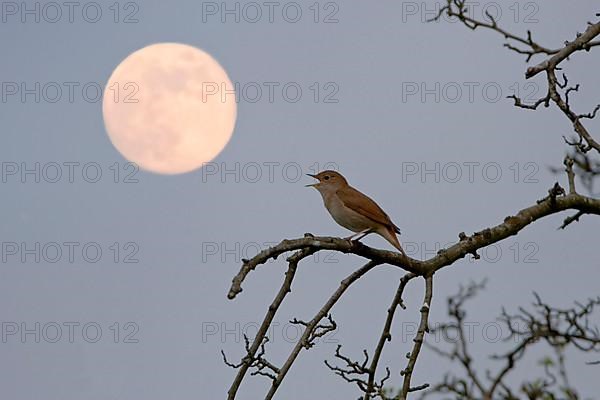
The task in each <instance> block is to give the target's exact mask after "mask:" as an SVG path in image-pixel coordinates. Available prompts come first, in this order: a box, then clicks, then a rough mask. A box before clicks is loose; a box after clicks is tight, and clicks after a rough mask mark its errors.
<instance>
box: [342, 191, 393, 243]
mask: <svg viewBox="0 0 600 400" xmlns="http://www.w3.org/2000/svg"><path fill="white" fill-rule="evenodd" d="M337 194H338V197H339V198H340V199H341V200H342V202H343V203H344V205H345V206H346V207H348V208H349V209H351V210H353V211H356V212H357V213H360V214H362V215H364V216H365V217H367V218H369V219H372V220H373V221H375V222H378V223H380V224H383V225H386V226H389V227H390V228H392V229H393V230H394V231H395V232H396V233H400V228H398V227H397V226H396V225H394V223H393V222H392V220H391V219H390V217H388V215H387V214H386V213H385V211H383V210H382V209H381V207H379V206H378V205H377V203H375V202H374V201H373V200H372V199H371V198H370V197H368V196H366V195H364V194H362V193H361V192H359V191H358V190H356V189H354V188H353V187H352V186H346V187H343V188H341V189H339V190H338V191H337Z"/></svg>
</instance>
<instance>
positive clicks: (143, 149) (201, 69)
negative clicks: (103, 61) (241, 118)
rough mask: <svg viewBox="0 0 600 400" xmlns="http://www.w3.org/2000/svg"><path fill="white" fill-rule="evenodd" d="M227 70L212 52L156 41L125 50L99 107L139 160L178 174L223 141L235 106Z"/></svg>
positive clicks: (114, 136) (114, 138)
mask: <svg viewBox="0 0 600 400" xmlns="http://www.w3.org/2000/svg"><path fill="white" fill-rule="evenodd" d="M233 88H234V86H233V85H232V83H231V81H230V80H229V77H228V76H227V73H226V72H225V70H224V69H223V68H222V67H221V66H220V65H219V63H218V62H217V61H216V60H215V59H214V58H213V57H211V56H210V55H209V54H208V53H206V52H204V51H202V50H200V49H198V48H195V47H192V46H188V45H184V44H179V43H159V44H154V45H151V46H148V47H144V48H143V49H140V50H138V51H136V52H134V53H132V54H130V55H129V56H128V57H127V58H125V59H124V60H123V61H122V62H121V64H119V66H118V67H117V68H116V69H115V70H114V72H113V73H112V75H111V77H110V79H109V80H108V83H107V85H106V88H105V91H104V98H103V103H102V113H103V116H104V125H105V127H106V131H107V132H108V136H109V138H110V140H111V142H112V143H113V145H114V146H115V147H116V148H117V150H118V151H119V152H120V153H121V154H122V155H123V157H125V158H126V159H128V160H129V161H131V162H134V163H136V164H137V165H139V167H140V168H142V169H145V170H148V171H151V172H156V173H160V174H181V173H185V172H190V171H193V170H195V169H197V168H200V167H202V165H203V164H204V163H206V162H209V161H211V160H213V159H214V158H215V157H216V156H217V155H218V154H219V153H220V152H221V151H222V150H223V148H225V146H226V145H227V143H228V142H229V139H230V138H231V135H232V134H233V129H234V127H235V120H236V113H237V106H236V98H235V94H233Z"/></svg>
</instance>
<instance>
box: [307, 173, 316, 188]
mask: <svg viewBox="0 0 600 400" xmlns="http://www.w3.org/2000/svg"><path fill="white" fill-rule="evenodd" d="M306 175H308V176H310V177H311V178H315V179H317V176H316V175H313V174H306ZM318 184H319V182H317V183H311V184H310V185H304V187H315V186H316V185H318Z"/></svg>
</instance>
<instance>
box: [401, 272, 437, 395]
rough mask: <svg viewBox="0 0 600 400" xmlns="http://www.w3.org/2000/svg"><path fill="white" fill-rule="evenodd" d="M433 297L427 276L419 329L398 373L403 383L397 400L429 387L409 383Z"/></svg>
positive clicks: (430, 279) (429, 278) (421, 343)
mask: <svg viewBox="0 0 600 400" xmlns="http://www.w3.org/2000/svg"><path fill="white" fill-rule="evenodd" d="M432 297H433V275H428V276H426V277H425V299H424V300H423V305H422V306H421V322H420V324H419V329H417V334H416V336H415V338H414V340H413V341H414V345H413V349H412V351H411V352H410V354H408V364H407V366H406V368H405V369H404V370H403V371H402V372H401V373H400V375H403V376H404V382H403V383H402V390H401V391H400V394H399V395H398V396H397V399H398V400H405V399H406V396H407V395H408V393H409V392H413V391H416V390H421V389H425V388H427V387H429V384H425V385H421V386H418V387H411V386H410V381H411V378H412V373H413V371H414V369H415V365H416V363H417V358H418V357H419V352H420V351H421V346H422V345H423V338H424V337H425V332H429V321H428V320H429V310H430V309H431V298H432Z"/></svg>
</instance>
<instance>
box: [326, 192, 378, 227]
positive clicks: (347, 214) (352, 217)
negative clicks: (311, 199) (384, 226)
mask: <svg viewBox="0 0 600 400" xmlns="http://www.w3.org/2000/svg"><path fill="white" fill-rule="evenodd" d="M323 200H324V203H325V207H326V208H327V210H328V211H329V213H330V214H331V216H332V217H333V219H334V220H335V222H337V223H338V224H340V225H341V226H343V227H344V228H346V229H349V230H351V231H353V232H362V231H364V230H365V229H371V228H374V225H375V223H374V222H373V221H372V220H370V219H369V218H367V217H365V216H363V215H361V214H359V213H357V212H356V211H354V210H352V209H350V208H348V207H346V206H344V204H343V203H342V201H341V200H340V199H339V197H338V196H336V195H335V194H332V195H329V196H326V197H324V198H323Z"/></svg>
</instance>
